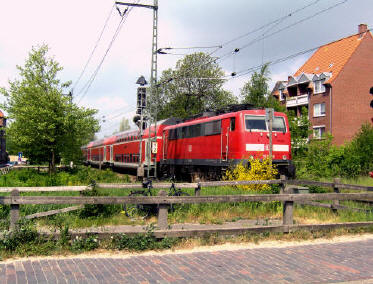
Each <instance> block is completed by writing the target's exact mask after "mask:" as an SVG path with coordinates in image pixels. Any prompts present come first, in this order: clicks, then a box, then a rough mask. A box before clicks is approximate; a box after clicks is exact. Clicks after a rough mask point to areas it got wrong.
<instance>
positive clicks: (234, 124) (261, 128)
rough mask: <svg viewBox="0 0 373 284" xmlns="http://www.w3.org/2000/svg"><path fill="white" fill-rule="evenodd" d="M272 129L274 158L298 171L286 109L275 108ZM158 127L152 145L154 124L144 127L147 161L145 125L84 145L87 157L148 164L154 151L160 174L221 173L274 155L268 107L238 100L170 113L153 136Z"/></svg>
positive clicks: (288, 170) (289, 171) (96, 161)
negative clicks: (217, 107) (179, 115)
mask: <svg viewBox="0 0 373 284" xmlns="http://www.w3.org/2000/svg"><path fill="white" fill-rule="evenodd" d="M245 108H247V106H246V107H245ZM272 131H273V134H272V144H273V152H272V153H273V154H272V161H273V163H274V164H276V165H277V167H278V169H279V172H280V173H282V174H285V175H287V176H288V177H294V175H295V167H294V165H293V163H292V161H291V142H290V131H289V124H288V120H287V117H286V115H285V114H284V113H280V112H275V113H274V119H273V127H272ZM154 133H156V143H155V142H153V144H152V145H149V143H148V139H147V138H148V137H149V128H147V129H145V130H144V135H143V137H142V138H143V139H142V145H141V147H142V153H143V154H142V158H141V161H140V158H139V149H140V141H141V137H140V131H126V132H122V133H119V134H116V135H114V136H112V137H109V138H105V139H101V140H97V141H93V142H90V143H89V144H88V145H86V146H84V147H82V150H83V154H84V158H85V162H86V163H87V164H91V165H101V166H110V167H118V168H127V169H138V168H140V169H144V168H145V170H146V167H147V166H148V164H149V163H148V161H147V160H146V159H145V156H146V155H145V154H144V153H146V151H151V152H152V155H153V156H152V159H151V161H152V162H155V161H156V163H157V170H158V176H162V175H176V176H185V175H190V176H194V177H197V176H199V177H203V178H216V177H219V176H221V174H222V173H224V171H225V170H226V169H227V168H228V167H229V166H230V165H232V164H237V163H239V162H241V161H242V160H244V159H248V158H250V157H254V158H263V157H264V158H265V157H268V155H269V132H268V123H267V121H266V117H265V110H264V109H250V108H249V109H242V107H241V108H239V107H238V108H237V106H236V107H235V108H231V109H230V111H225V112H221V113H215V112H207V113H204V114H202V115H200V116H199V117H193V118H190V119H187V120H184V121H181V120H178V119H175V118H170V119H166V120H163V121H160V122H159V123H158V124H157V129H156V131H155V132H154V127H153V129H151V130H150V134H151V136H152V137H154ZM145 172H146V171H145Z"/></svg>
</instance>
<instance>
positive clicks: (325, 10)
mask: <svg viewBox="0 0 373 284" xmlns="http://www.w3.org/2000/svg"><path fill="white" fill-rule="evenodd" d="M347 1H348V0H343V1H341V2H338V3H336V4H334V5H332V6H329V7H328V8H325V9H323V10H320V11H318V12H316V13H314V14H312V15H310V16H307V17H305V18H303V19H301V20H299V21H296V22H294V23H292V24H290V25H287V26H285V27H283V28H280V29H278V30H276V31H274V32H272V33H269V34H267V35H264V36H263V35H261V36H259V37H257V38H255V39H253V40H252V41H250V42H249V43H247V44H244V45H243V46H241V47H239V48H236V49H235V50H237V49H238V50H239V51H241V50H242V49H245V48H247V47H249V46H251V45H253V44H254V43H257V42H259V41H261V40H263V39H266V38H269V37H271V36H273V35H275V34H278V33H280V32H283V31H285V30H287V29H290V28H292V27H294V26H296V25H298V24H300V23H303V22H305V21H307V20H310V19H312V18H314V17H316V16H318V15H320V14H322V13H325V12H327V11H330V10H332V9H334V8H336V7H338V6H340V5H343V4H345V3H346V2H347ZM232 54H233V52H232V51H230V52H227V53H225V54H223V55H222V56H220V57H219V60H220V61H221V60H224V59H226V58H227V57H229V56H231V55H232Z"/></svg>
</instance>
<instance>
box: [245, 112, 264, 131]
mask: <svg viewBox="0 0 373 284" xmlns="http://www.w3.org/2000/svg"><path fill="white" fill-rule="evenodd" d="M245 125H246V130H250V131H266V130H267V126H266V121H265V117H264V116H255V115H246V116H245Z"/></svg>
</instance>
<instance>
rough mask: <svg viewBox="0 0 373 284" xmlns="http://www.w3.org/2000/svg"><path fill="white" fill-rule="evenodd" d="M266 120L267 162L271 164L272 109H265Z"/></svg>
mask: <svg viewBox="0 0 373 284" xmlns="http://www.w3.org/2000/svg"><path fill="white" fill-rule="evenodd" d="M266 120H267V121H268V139H269V143H268V144H269V145H268V148H269V149H268V151H269V155H268V156H269V157H268V158H269V161H270V163H271V164H272V151H273V143H272V125H273V108H266Z"/></svg>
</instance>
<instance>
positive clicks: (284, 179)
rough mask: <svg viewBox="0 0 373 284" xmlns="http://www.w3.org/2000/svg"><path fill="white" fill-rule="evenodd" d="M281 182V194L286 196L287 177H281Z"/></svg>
mask: <svg viewBox="0 0 373 284" xmlns="http://www.w3.org/2000/svg"><path fill="white" fill-rule="evenodd" d="M280 180H281V184H280V186H281V189H280V194H284V193H285V187H286V176H285V175H280Z"/></svg>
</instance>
